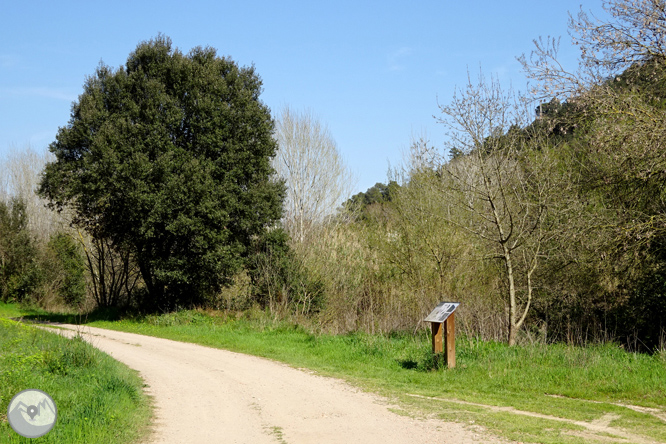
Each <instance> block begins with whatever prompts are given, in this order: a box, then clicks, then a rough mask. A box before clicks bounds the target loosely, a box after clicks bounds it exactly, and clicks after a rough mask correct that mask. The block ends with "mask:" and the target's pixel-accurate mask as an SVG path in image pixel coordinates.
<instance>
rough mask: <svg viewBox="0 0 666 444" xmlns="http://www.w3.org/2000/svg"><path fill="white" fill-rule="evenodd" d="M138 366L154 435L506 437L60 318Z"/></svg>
mask: <svg viewBox="0 0 666 444" xmlns="http://www.w3.org/2000/svg"><path fill="white" fill-rule="evenodd" d="M61 327H64V328H67V329H69V330H60V332H61V334H64V335H68V336H71V335H74V334H76V331H77V330H78V331H80V332H81V333H82V336H83V337H84V339H86V340H88V341H89V342H91V343H92V344H93V345H94V346H95V347H97V348H99V349H100V350H102V351H104V352H106V353H108V354H110V355H111V356H113V357H114V358H115V359H117V360H118V361H121V362H123V363H125V364H127V365H128V366H129V367H131V368H133V369H135V370H138V371H139V372H140V374H141V377H142V378H143V379H144V380H145V382H146V384H148V389H147V390H148V393H149V394H150V395H152V396H153V397H154V400H155V407H156V409H155V421H154V425H153V433H152V435H151V436H150V441H149V442H151V443H173V444H183V443H252V444H261V443H273V444H274V443H282V444H285V443H288V444H327V443H340V444H353V443H358V444H373V443H377V444H380V443H381V444H420V443H429V444H437V443H440V444H441V443H455V444H468V443H469V444H471V443H500V442H504V441H501V440H498V439H495V438H492V437H489V436H484V435H481V434H479V433H478V432H475V431H472V430H469V429H466V428H465V427H464V426H463V425H461V424H456V423H448V422H443V421H437V420H427V421H426V420H419V419H414V418H410V417H407V416H401V415H398V414H395V413H393V412H391V411H390V410H389V409H390V408H391V406H390V405H389V403H388V401H387V400H386V399H383V398H381V397H378V396H375V395H372V394H368V393H364V392H362V391H360V390H358V389H356V388H354V387H352V386H350V385H349V384H347V383H345V382H343V381H340V380H337V379H333V378H327V377H322V376H317V375H314V374H312V373H311V372H308V371H303V370H299V369H294V368H292V367H289V366H287V365H284V364H280V363H277V362H274V361H271V360H268V359H262V358H257V357H254V356H248V355H243V354H239V353H233V352H229V351H226V350H219V349H214V348H208V347H203V346H200V345H194V344H187V343H182V342H176V341H170V340H167V339H160V338H153V337H150V336H143V335H137V334H132V333H124V332H117V331H112V330H104V329H100V328H92V327H77V326H74V325H62V326H61Z"/></svg>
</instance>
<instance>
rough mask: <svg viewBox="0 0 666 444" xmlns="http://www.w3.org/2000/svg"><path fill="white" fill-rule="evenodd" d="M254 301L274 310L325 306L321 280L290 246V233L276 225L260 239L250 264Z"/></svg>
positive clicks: (310, 309)
mask: <svg viewBox="0 0 666 444" xmlns="http://www.w3.org/2000/svg"><path fill="white" fill-rule="evenodd" d="M248 272H249V275H250V278H251V280H252V284H253V287H254V290H253V291H254V293H255V295H256V296H255V297H254V300H255V301H256V302H258V303H259V304H260V305H261V306H262V307H268V308H269V309H270V310H271V311H276V310H278V311H279V310H282V311H284V310H285V309H288V310H292V311H295V312H297V313H300V314H304V315H310V314H313V313H317V312H319V311H320V310H321V308H322V306H323V303H324V301H323V299H324V289H323V286H322V283H321V282H320V281H319V280H317V278H316V277H315V276H312V275H311V274H310V273H308V272H307V270H306V269H305V267H304V266H303V264H302V262H301V260H300V259H299V258H298V257H297V256H296V255H295V253H294V251H293V250H292V249H291V248H290V247H289V239H288V235H287V233H286V232H285V231H284V230H283V229H282V228H274V229H271V230H269V231H267V232H266V233H264V234H263V235H262V236H261V237H259V238H257V239H256V241H255V243H254V245H253V254H252V256H251V257H250V261H249V263H248Z"/></svg>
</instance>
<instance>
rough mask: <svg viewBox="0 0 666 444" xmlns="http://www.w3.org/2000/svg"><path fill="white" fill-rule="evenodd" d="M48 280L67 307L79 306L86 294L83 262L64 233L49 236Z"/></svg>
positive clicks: (74, 242)
mask: <svg viewBox="0 0 666 444" xmlns="http://www.w3.org/2000/svg"><path fill="white" fill-rule="evenodd" d="M47 257H48V258H49V259H51V260H50V261H49V262H50V264H49V265H51V266H50V267H49V272H48V278H49V279H51V280H52V281H53V283H54V284H55V289H56V293H57V294H58V295H59V296H60V297H61V298H62V300H63V301H64V302H65V303H66V304H67V305H80V304H81V303H82V302H83V300H84V298H85V294H86V281H85V261H84V258H83V255H82V254H81V249H80V247H79V245H78V244H77V243H76V241H75V240H74V239H72V238H71V237H70V236H68V235H67V234H64V233H56V234H54V235H52V236H51V239H50V240H49V243H48V245H47Z"/></svg>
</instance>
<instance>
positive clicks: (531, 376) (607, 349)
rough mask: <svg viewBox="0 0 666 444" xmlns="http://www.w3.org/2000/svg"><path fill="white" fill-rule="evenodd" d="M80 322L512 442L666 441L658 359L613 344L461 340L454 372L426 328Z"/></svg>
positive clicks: (177, 317) (171, 319)
mask: <svg viewBox="0 0 666 444" xmlns="http://www.w3.org/2000/svg"><path fill="white" fill-rule="evenodd" d="M0 312H1V311H0ZM89 325H92V326H97V327H103V328H109V329H115V330H123V331H129V332H135V333H142V334H147V335H152V336H159V337H164V338H169V339H175V340H179V341H185V342H194V343H198V344H202V345H208V346H211V347H219V348H225V349H229V350H234V351H238V352H244V353H249V354H254V355H258V356H264V357H268V358H272V359H275V360H278V361H282V362H286V363H288V364H290V365H293V366H296V367H306V368H309V369H313V370H316V371H318V372H320V373H322V374H326V375H330V376H336V377H341V378H344V379H347V380H348V381H350V382H352V383H354V384H356V385H359V386H361V387H363V388H365V389H368V390H372V391H375V392H378V393H381V394H383V395H386V396H389V397H391V398H392V399H394V400H395V401H396V402H397V403H398V404H399V405H400V406H401V408H402V409H403V410H404V412H405V413H406V414H410V415H426V414H427V415H434V416H436V417H440V418H442V419H445V420H453V421H463V422H466V423H469V424H475V425H477V424H478V425H481V426H484V427H486V428H488V429H490V430H491V431H492V432H494V433H497V434H499V435H501V436H504V437H506V438H509V439H512V440H516V441H522V442H539V443H554V444H555V443H557V444H562V443H586V442H597V441H598V442H666V412H665V410H664V409H665V407H666V359H664V356H660V355H655V356H647V355H640V354H632V353H626V352H625V351H623V350H622V349H620V348H618V347H617V346H614V345H605V346H597V347H587V348H578V347H568V346H563V345H548V346H545V345H531V346H520V347H513V348H509V347H507V346H506V345H504V344H500V343H493V342H482V341H476V340H473V339H471V340H467V339H464V338H460V339H459V340H458V342H457V344H456V347H457V364H458V366H457V368H456V369H453V370H439V371H431V367H432V365H431V356H430V352H429V349H430V338H429V337H428V335H426V334H425V333H424V334H423V335H420V336H416V337H415V336H412V335H410V334H394V335H389V336H377V335H366V334H351V335H343V336H331V335H324V334H312V333H311V332H308V331H306V330H304V329H303V328H301V327H298V326H294V325H288V324H283V323H274V322H271V321H269V320H267V319H266V318H262V317H258V318H255V319H235V318H233V317H231V318H229V317H225V316H219V314H217V316H216V314H213V315H212V316H211V315H210V314H205V313H201V312H196V311H185V312H180V313H177V314H166V315H162V316H148V317H145V318H141V319H125V320H120V321H103V320H96V321H93V322H90V323H89Z"/></svg>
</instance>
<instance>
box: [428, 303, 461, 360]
mask: <svg viewBox="0 0 666 444" xmlns="http://www.w3.org/2000/svg"><path fill="white" fill-rule="evenodd" d="M434 325H435V324H433V326H434ZM440 325H441V324H440ZM433 328H434V327H433ZM444 331H445V333H444V334H445V335H446V349H445V352H444V359H445V360H446V365H447V366H448V367H449V368H453V367H455V366H456V321H455V316H454V313H451V315H450V316H449V317H448V318H446V321H444ZM434 338H435V336H434V335H433V345H434V343H435V339H434ZM440 341H441V338H440ZM441 347H442V345H441V342H440V349H439V350H440V351H441V350H442V349H441Z"/></svg>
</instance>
